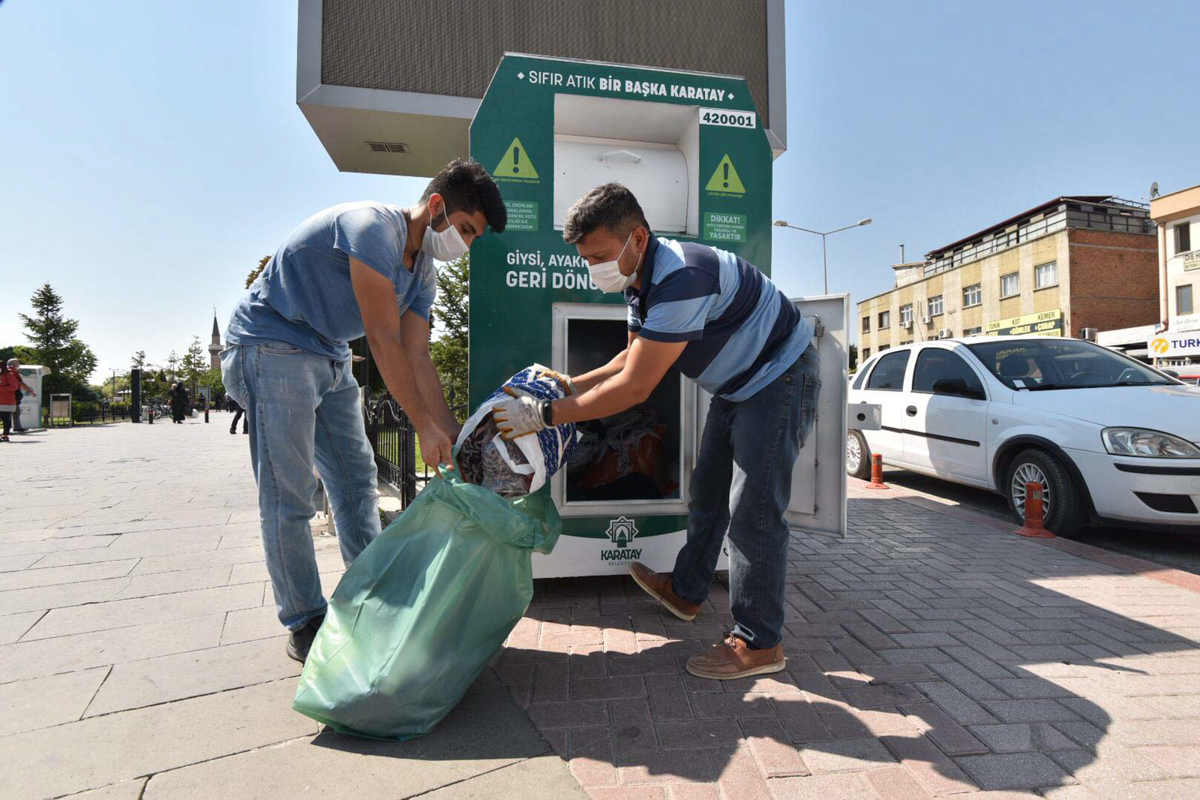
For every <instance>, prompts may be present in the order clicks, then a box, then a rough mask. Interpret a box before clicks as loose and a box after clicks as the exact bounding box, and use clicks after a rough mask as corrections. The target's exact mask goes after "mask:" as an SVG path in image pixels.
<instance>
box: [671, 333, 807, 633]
mask: <svg viewBox="0 0 1200 800" xmlns="http://www.w3.org/2000/svg"><path fill="white" fill-rule="evenodd" d="M819 367H820V359H819V357H818V356H817V351H816V348H815V347H814V346H812V345H810V346H809V347H808V349H807V350H805V351H804V353H803V354H802V355H801V356H800V358H798V359H797V360H796V363H795V364H793V365H792V366H791V367H789V368H788V370H787V371H786V372H785V373H783V374H782V375H780V376H779V377H778V378H776V379H775V381H774V382H772V383H770V384H768V385H767V386H766V387H764V388H763V389H762V390H761V391H759V392H758V394H756V395H754V396H753V397H750V398H748V399H746V400H743V401H742V402H740V403H735V402H732V401H729V400H722V399H721V398H719V397H714V398H713V400H712V404H711V405H710V406H709V409H708V421H707V422H705V424H704V436H703V438H702V439H701V442H700V453H699V457H698V458H697V459H696V469H695V471H694V472H693V473H692V483H691V498H692V499H691V503H690V504H689V505H688V535H687V544H685V545H684V546H683V549H681V550H680V551H679V555H678V556H677V557H676V559H675V570H674V572H673V573H672V577H673V582H672V585H673V588H674V590H675V593H676V594H677V595H679V597H680V598H682V599H683V600H685V601H687V602H689V603H702V602H704V599H705V598H706V597H707V596H708V590H709V586H710V585H711V584H712V579H713V574H714V573H715V572H716V569H717V559H718V557H719V556H720V555H721V544H722V540H723V539H724V538H725V533H726V531H727V530H728V532H729V605H730V611H731V612H732V614H733V621H734V628H733V634H734V635H735V636H737V637H738V638H740V639H742V640H743V641H745V642H746V644H747V645H749V646H750V648H751V649H756V650H757V649H766V648H770V647H774V646H775V645H777V644H779V641H780V639H781V638H782V636H783V614H784V600H783V595H784V586H785V584H786V581H787V553H788V525H787V522H786V521H785V520H784V512H785V511H787V507H788V503H789V502H790V501H791V496H792V468H793V467H794V466H795V464H796V459H797V458H798V457H799V454H800V449H801V448H802V447H804V443H805V441H806V440H807V439H808V436H809V434H810V433H811V432H812V427H813V421H814V418H815V416H816V409H817V396H818V395H819V394H820V391H821V378H820V370H819Z"/></svg>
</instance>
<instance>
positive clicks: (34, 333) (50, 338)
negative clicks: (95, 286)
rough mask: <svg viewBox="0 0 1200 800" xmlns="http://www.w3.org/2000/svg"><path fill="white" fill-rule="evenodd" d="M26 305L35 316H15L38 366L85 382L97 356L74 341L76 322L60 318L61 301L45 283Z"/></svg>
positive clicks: (76, 329)
mask: <svg viewBox="0 0 1200 800" xmlns="http://www.w3.org/2000/svg"><path fill="white" fill-rule="evenodd" d="M29 302H30V304H31V305H32V306H33V310H34V312H36V313H35V316H32V317H31V316H29V315H27V314H19V315H18V316H20V317H21V322H22V323H24V325H25V336H26V337H27V338H28V339H29V341H30V342H32V343H33V347H32V348H31V350H32V351H33V355H35V356H36V358H37V361H38V363H40V364H42V365H43V366H47V367H49V368H50V369H51V370H53V374H57V375H66V376H68V377H70V378H74V379H75V380H78V381H83V382H86V381H87V379H88V377H89V376H90V375H91V374H92V371H93V370H95V369H96V356H95V354H94V353H92V350H91V348H89V347H88V346H87V345H86V344H84V343H83V342H81V341H80V340H79V339H77V338H75V333H76V331H78V330H79V321H78V320H74V319H67V317H65V316H64V315H63V301H62V297H60V296H59V294H58V293H57V292H55V291H54V288H53V287H52V286H51V285H50V284H49V283H44V284H42V287H41V288H40V289H38V290H37V291H36V292H34V293H33V297H32V298H31V299H30V301H29Z"/></svg>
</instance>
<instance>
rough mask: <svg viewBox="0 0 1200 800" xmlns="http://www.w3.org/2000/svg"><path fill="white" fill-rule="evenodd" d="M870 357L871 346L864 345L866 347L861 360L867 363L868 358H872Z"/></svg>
mask: <svg viewBox="0 0 1200 800" xmlns="http://www.w3.org/2000/svg"><path fill="white" fill-rule="evenodd" d="M870 357H871V348H869V347H864V348H863V351H862V358H861V359H860V360H861V361H862V362H863V363H866V360H867V359H868V358H870Z"/></svg>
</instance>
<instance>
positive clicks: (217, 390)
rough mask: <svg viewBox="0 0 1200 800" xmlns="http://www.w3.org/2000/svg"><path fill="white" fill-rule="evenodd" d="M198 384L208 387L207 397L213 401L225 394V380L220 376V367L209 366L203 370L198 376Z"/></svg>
mask: <svg viewBox="0 0 1200 800" xmlns="http://www.w3.org/2000/svg"><path fill="white" fill-rule="evenodd" d="M200 385H201V386H203V387H204V388H206V389H208V394H209V397H211V398H212V401H213V402H214V403H215V402H218V401H219V400H220V399H221V398H222V397H224V396H225V382H224V380H223V379H222V378H221V368H220V367H209V368H208V369H207V370H205V372H204V374H203V375H201V376H200Z"/></svg>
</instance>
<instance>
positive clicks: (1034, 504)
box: [1013, 481, 1054, 539]
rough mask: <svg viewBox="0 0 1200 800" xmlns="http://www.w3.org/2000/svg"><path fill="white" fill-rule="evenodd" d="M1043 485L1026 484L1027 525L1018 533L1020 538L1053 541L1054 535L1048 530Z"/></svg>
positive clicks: (1029, 482)
mask: <svg viewBox="0 0 1200 800" xmlns="http://www.w3.org/2000/svg"><path fill="white" fill-rule="evenodd" d="M1042 491H1043V490H1042V485H1041V484H1040V483H1037V482H1035V481H1028V482H1027V483H1026V484H1025V525H1024V526H1023V527H1022V528H1021V529H1020V530H1018V531H1013V532H1014V533H1016V534H1017V535H1018V536H1028V537H1030V538H1031V539H1053V538H1054V534H1053V533H1051V532H1050V531H1048V530H1046V528H1045V527H1044V526H1045V522H1046V518H1045V516H1046V515H1045V509H1044V507H1043V505H1042Z"/></svg>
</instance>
